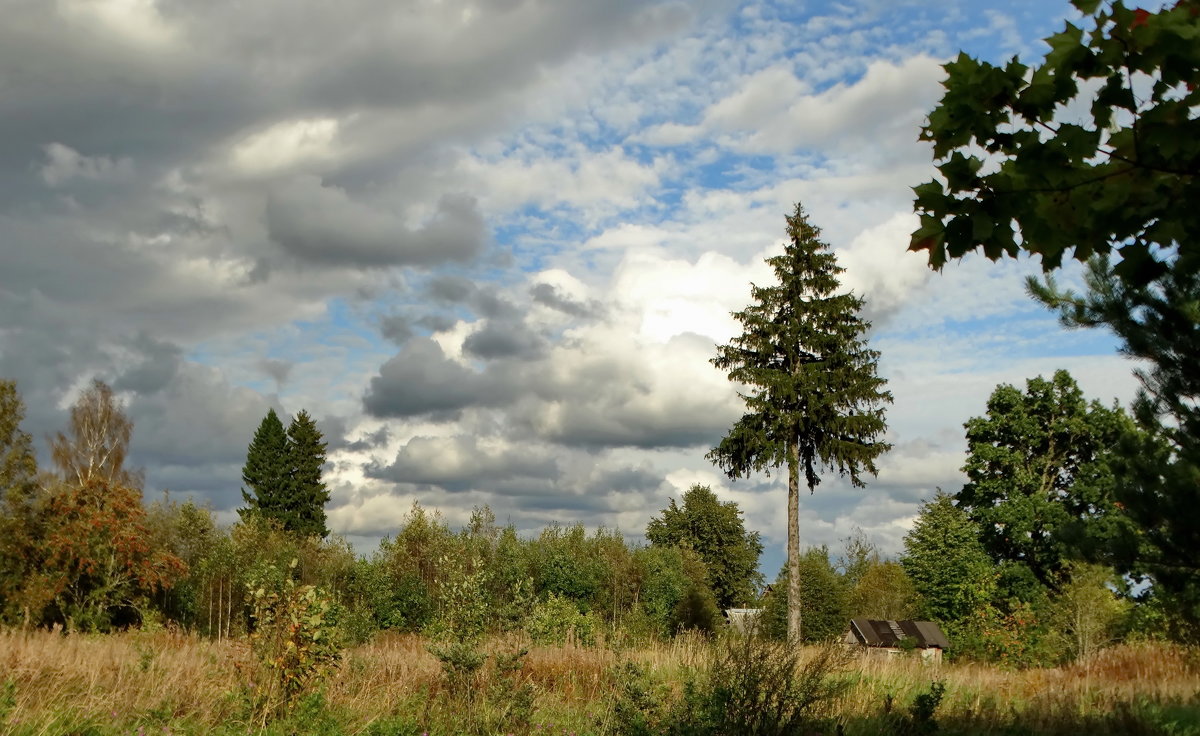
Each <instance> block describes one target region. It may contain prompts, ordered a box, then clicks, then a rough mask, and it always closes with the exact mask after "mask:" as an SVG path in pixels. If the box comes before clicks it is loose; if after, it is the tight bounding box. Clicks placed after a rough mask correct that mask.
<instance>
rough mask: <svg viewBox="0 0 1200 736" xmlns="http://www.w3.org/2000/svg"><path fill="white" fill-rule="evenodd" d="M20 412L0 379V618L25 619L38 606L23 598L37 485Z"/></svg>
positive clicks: (11, 386)
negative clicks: (22, 428)
mask: <svg viewBox="0 0 1200 736" xmlns="http://www.w3.org/2000/svg"><path fill="white" fill-rule="evenodd" d="M24 416H25V407H24V404H23V403H22V401H21V395H20V394H19V393H18V392H17V385H16V382H15V381H10V380H0V621H4V620H8V621H17V620H22V621H24V622H25V623H26V624H29V623H31V621H30V615H31V608H32V607H37V602H36V601H30V600H29V599H28V598H29V596H28V594H29V593H30V592H31V591H29V590H28V583H29V578H28V576H29V573H30V572H31V566H32V565H33V564H34V561H35V560H36V557H37V549H36V548H37V538H38V536H39V535H38V532H37V526H38V513H37V510H38V502H39V493H38V491H39V487H38V483H37V459H36V456H35V455H34V452H33V441H32V439H31V438H30V436H29V434H28V433H27V432H24V431H22V430H21V421H22V419H24ZM31 604H32V605H31Z"/></svg>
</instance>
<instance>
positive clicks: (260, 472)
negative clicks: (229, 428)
mask: <svg viewBox="0 0 1200 736" xmlns="http://www.w3.org/2000/svg"><path fill="white" fill-rule="evenodd" d="M287 445H288V439H287V434H286V433H285V432H284V431H283V422H281V421H279V416H278V415H277V414H275V410H274V409H271V410H269V411H268V412H267V415H266V416H265V417H263V420H262V423H261V424H259V425H258V431H256V432H255V433H254V439H253V440H251V441H250V446H249V447H248V448H247V449H246V465H245V466H244V467H243V468H242V482H243V483H245V484H246V485H245V487H244V488H242V499H243V500H244V501H245V503H246V506H245V508H242V509H239V510H238V513H239V514H241V516H242V518H243V519H245V518H247V517H249V516H251V515H258V516H262V517H264V518H268V519H279V520H280V521H281V522H282V521H284V520H283V518H282V517H281V513H282V509H283V508H284V507H285V505H286V499H287V495H288V485H289V477H288V476H289V475H290V466H289V463H290V462H291V459H290V457H289V453H288V446H287Z"/></svg>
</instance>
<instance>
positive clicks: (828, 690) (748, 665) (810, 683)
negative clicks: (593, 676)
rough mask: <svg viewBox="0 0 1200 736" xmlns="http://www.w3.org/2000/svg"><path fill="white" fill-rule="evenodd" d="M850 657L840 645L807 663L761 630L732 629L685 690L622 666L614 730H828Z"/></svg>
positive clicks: (683, 735)
mask: <svg viewBox="0 0 1200 736" xmlns="http://www.w3.org/2000/svg"><path fill="white" fill-rule="evenodd" d="M848 657H849V655H848V654H847V652H846V650H845V649H844V648H842V647H840V646H838V645H836V644H829V645H827V646H825V647H822V648H821V649H820V650H818V651H817V653H816V654H815V655H814V656H812V657H811V658H810V659H808V660H807V661H803V662H802V661H801V655H800V652H799V650H797V649H796V648H795V647H791V646H788V645H787V644H786V643H784V642H780V641H774V640H771V639H768V638H766V637H762V636H741V635H732V634H730V635H726V636H723V637H721V638H720V639H718V640H717V641H716V642H715V643H714V644H713V645H712V648H711V649H710V651H709V661H708V665H707V667H701V668H698V669H696V670H693V671H692V672H690V673H689V674H688V675H687V676H686V677H685V679H684V687H683V693H682V695H681V696H672V695H671V694H670V691H669V689H667V688H666V687H664V686H662V685H659V684H655V683H654V682H653V681H652V680H651V679H650V678H649V677H648V675H647V674H646V672H645V670H643V669H641V668H640V667H638V666H637V665H635V664H633V663H625V664H623V665H621V666H620V667H618V668H617V670H616V671H615V673H614V679H615V680H616V682H617V688H616V695H615V700H614V703H613V706H612V722H611V730H612V731H613V732H614V733H616V734H620V735H621V736H649V735H650V734H666V735H668V736H741V735H742V734H752V735H754V736H787V735H788V734H799V733H809V732H816V733H822V732H824V727H825V726H826V725H828V724H827V721H828V720H829V719H830V718H831V717H832V715H833V714H832V709H831V705H832V701H833V700H834V699H835V698H836V697H837V696H838V695H840V694H841V693H842V692H843V691H844V690H845V688H846V687H847V684H848V683H847V682H846V681H845V680H839V679H837V678H835V674H836V673H837V672H838V671H839V670H840V669H841V668H842V667H843V666H844V665H845V664H846V663H847V660H848Z"/></svg>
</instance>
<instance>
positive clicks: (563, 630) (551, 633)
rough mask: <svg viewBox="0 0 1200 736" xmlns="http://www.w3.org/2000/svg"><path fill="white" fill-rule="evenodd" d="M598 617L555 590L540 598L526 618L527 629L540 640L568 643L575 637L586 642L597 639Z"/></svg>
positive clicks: (578, 640)
mask: <svg viewBox="0 0 1200 736" xmlns="http://www.w3.org/2000/svg"><path fill="white" fill-rule="evenodd" d="M596 629H597V626H596V619H595V617H594V616H592V615H590V614H589V615H584V614H582V613H580V612H579V609H578V608H577V607H576V605H575V603H574V602H573V601H571V600H570V599H568V598H564V597H563V596H560V595H557V594H555V593H551V594H550V595H549V596H547V597H546V600H544V601H538V602H537V603H536V604H534V606H533V609H532V610H530V612H529V615H528V616H527V617H526V619H525V633H527V634H529V638H530V639H533V641H534V642H535V643H537V644H565V643H567V642H568V641H571V642H573V643H576V644H582V645H584V646H592V645H593V644H595V643H596Z"/></svg>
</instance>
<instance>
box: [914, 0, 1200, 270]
mask: <svg viewBox="0 0 1200 736" xmlns="http://www.w3.org/2000/svg"><path fill="white" fill-rule="evenodd" d="M1072 4H1073V5H1074V6H1075V7H1076V9H1078V10H1079V11H1080V12H1082V13H1083V14H1084V16H1085V19H1084V26H1086V30H1085V28H1084V27H1082V26H1076V25H1074V24H1071V23H1068V24H1067V25H1066V28H1065V29H1064V30H1063V31H1062V32H1061V33H1058V34H1055V35H1053V36H1051V37H1049V38H1047V39H1046V43H1047V44H1048V45H1049V47H1050V50H1049V52H1048V53H1047V54H1046V57H1045V58H1044V59H1043V60H1042V62H1041V63H1040V64H1038V65H1036V66H1033V67H1029V66H1027V65H1025V64H1022V63H1021V62H1020V61H1019V60H1018V59H1017V58H1015V57H1014V58H1013V59H1012V60H1011V61H1009V62H1008V63H1007V64H1005V65H1004V66H995V65H993V64H990V63H988V62H983V61H979V60H977V59H974V58H971V57H970V56H967V55H966V54H965V53H963V54H959V56H958V58H957V59H956V60H955V61H952V62H950V63H949V64H947V65H946V66H945V69H946V74H947V77H946V81H945V82H943V86H944V87H945V88H946V92H945V95H944V96H943V97H942V100H941V102H940V103H939V104H938V106H937V107H936V108H935V109H934V110H933V111H932V112H931V113H930V114H929V120H928V123H927V125H926V126H925V127H924V128H923V130H922V132H921V139H922V140H925V141H929V142H931V143H932V144H933V155H934V157H935V159H936V161H937V168H938V171H939V172H940V174H941V177H940V180H937V179H935V180H933V181H929V182H927V183H925V184H922V185H920V186H918V187H916V188H915V190H914V191H915V192H916V195H917V196H916V202H915V208H916V211H917V213H918V214H919V215H920V218H921V220H920V228H919V229H918V230H917V231H916V232H914V233H913V236H912V243H911V246H910V249H912V250H924V251H927V252H928V253H929V262H930V265H932V266H934V267H935V268H940V267H941V266H942V264H944V263H945V262H946V260H947V258H958V257H961V256H962V255H963V254H965V253H967V252H970V251H973V250H977V249H982V250H983V252H984V255H986V256H987V257H988V258H991V259H993V260H995V259H998V258H1001V257H1003V256H1005V255H1007V256H1010V257H1016V256H1017V255H1018V253H1020V252H1021V251H1025V252H1028V253H1034V254H1038V255H1040V256H1041V258H1042V264H1043V266H1044V267H1045V268H1047V269H1052V268H1057V267H1058V266H1059V264H1060V263H1061V261H1062V259H1063V257H1064V256H1065V255H1067V252H1068V250H1069V251H1071V255H1073V257H1075V258H1077V259H1079V260H1081V261H1083V260H1087V259H1088V258H1089V257H1090V256H1091V255H1092V254H1093V253H1100V254H1105V253H1109V252H1111V251H1113V250H1116V251H1117V252H1119V253H1120V262H1119V263H1118V264H1117V265H1116V267H1115V273H1116V275H1117V276H1118V277H1119V278H1121V279H1122V280H1124V281H1126V282H1127V283H1129V284H1131V285H1137V284H1145V283H1147V282H1149V281H1151V280H1153V279H1156V278H1158V277H1160V276H1162V275H1163V274H1164V273H1165V272H1167V271H1168V270H1182V271H1184V272H1188V273H1195V272H1197V271H1198V270H1200V247H1198V246H1197V242H1196V239H1195V234H1196V233H1197V232H1200V209H1198V208H1196V207H1190V206H1186V205H1183V204H1182V203H1190V202H1196V201H1198V200H1200V176H1198V174H1200V119H1198V118H1197V116H1196V113H1195V110H1196V109H1197V107H1198V106H1200V43H1197V38H1200V0H1180V2H1177V3H1175V4H1174V5H1173V6H1170V7H1166V8H1163V9H1162V10H1160V11H1158V12H1148V11H1145V10H1136V9H1130V8H1127V7H1125V5H1124V3H1122V2H1111V3H1109V2H1101V1H1100V0H1072ZM1068 105H1069V106H1070V107H1071V108H1072V109H1076V110H1081V111H1083V112H1082V113H1081V119H1070V118H1065V117H1064V113H1063V110H1064V107H1065V106H1068ZM985 157H986V159H987V160H988V161H992V162H994V163H991V164H989V163H985Z"/></svg>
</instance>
